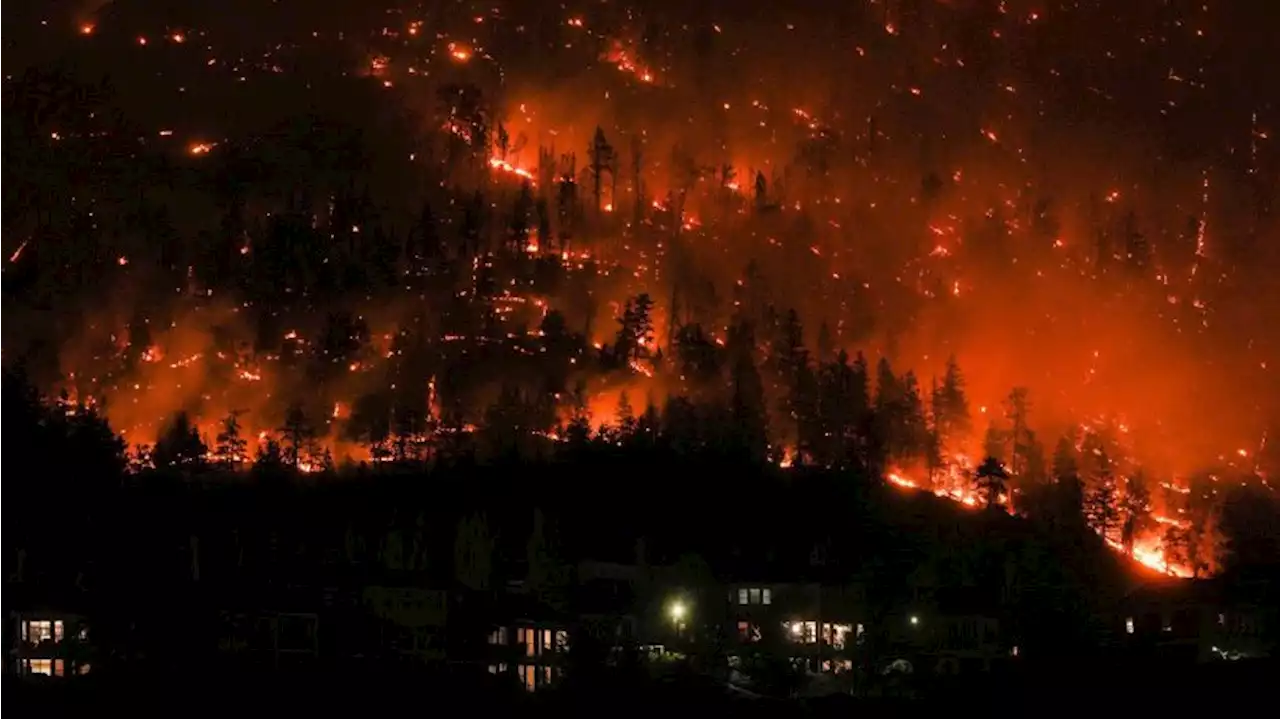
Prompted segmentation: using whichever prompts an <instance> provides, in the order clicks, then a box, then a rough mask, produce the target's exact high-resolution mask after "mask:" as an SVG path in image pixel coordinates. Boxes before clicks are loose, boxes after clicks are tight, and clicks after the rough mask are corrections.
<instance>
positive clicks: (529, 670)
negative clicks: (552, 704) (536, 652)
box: [516, 664, 538, 692]
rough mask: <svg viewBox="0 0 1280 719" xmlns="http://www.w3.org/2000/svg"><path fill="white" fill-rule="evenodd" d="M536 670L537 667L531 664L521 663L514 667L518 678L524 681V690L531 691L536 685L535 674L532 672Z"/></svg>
mask: <svg viewBox="0 0 1280 719" xmlns="http://www.w3.org/2000/svg"><path fill="white" fill-rule="evenodd" d="M536 670H537V667H535V666H533V665H532V664H521V665H520V666H518V667H516V672H517V673H518V674H519V675H520V680H521V681H522V682H524V688H525V691H530V692H531V691H533V690H534V689H536V688H537V687H538V684H537V674H535V673H534V672H535V671H536Z"/></svg>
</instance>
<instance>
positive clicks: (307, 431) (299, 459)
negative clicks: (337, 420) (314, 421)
mask: <svg viewBox="0 0 1280 719" xmlns="http://www.w3.org/2000/svg"><path fill="white" fill-rule="evenodd" d="M280 436H281V438H282V440H283V441H282V442H281V448H280V449H281V452H282V454H281V459H282V461H283V462H284V464H285V465H287V466H289V467H291V468H293V469H295V470H297V469H301V468H302V467H303V464H304V463H306V462H308V461H310V456H311V450H312V445H313V443H314V441H315V429H314V428H313V427H312V426H311V424H310V422H309V421H308V420H307V416H306V413H305V412H304V411H303V409H302V405H301V404H298V403H294V404H292V405H290V406H289V408H288V410H286V411H285V415H284V426H282V427H281V428H280Z"/></svg>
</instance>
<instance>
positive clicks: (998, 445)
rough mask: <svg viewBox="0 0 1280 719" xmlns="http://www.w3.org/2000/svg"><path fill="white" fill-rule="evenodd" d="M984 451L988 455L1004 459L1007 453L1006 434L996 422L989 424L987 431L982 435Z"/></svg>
mask: <svg viewBox="0 0 1280 719" xmlns="http://www.w3.org/2000/svg"><path fill="white" fill-rule="evenodd" d="M982 453H983V454H984V455H985V456H987V457H995V458H996V459H997V460H1001V461H1003V459H1004V455H1005V435H1004V432H1001V431H1000V429H999V428H997V427H996V425H995V422H992V423H990V424H988V425H987V432H986V434H985V435H983V437H982Z"/></svg>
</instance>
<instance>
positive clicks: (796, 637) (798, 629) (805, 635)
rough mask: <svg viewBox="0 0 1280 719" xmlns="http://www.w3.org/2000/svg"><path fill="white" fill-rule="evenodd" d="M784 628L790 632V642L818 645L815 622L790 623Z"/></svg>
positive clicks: (816, 624)
mask: <svg viewBox="0 0 1280 719" xmlns="http://www.w3.org/2000/svg"><path fill="white" fill-rule="evenodd" d="M784 626H786V628H787V629H788V630H790V632H791V641H793V642H795V643H797V644H817V643H818V623H817V622H791V623H790V624H786V625H784Z"/></svg>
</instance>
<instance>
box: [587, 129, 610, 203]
mask: <svg viewBox="0 0 1280 719" xmlns="http://www.w3.org/2000/svg"><path fill="white" fill-rule="evenodd" d="M587 157H588V158H590V160H591V164H590V166H589V169H590V171H591V194H592V196H593V197H594V198H595V203H596V206H595V209H596V218H597V219H599V217H600V210H601V207H602V206H601V203H600V195H601V189H602V182H603V180H604V175H605V173H606V172H607V173H609V174H610V175H613V174H614V172H615V169H614V165H615V163H616V161H617V157H616V153H614V150H613V145H610V144H609V141H608V140H607V139H605V136H604V130H602V129H601V128H600V127H599V126H597V127H596V133H595V135H593V136H592V138H591V144H590V145H589V146H588V147H587Z"/></svg>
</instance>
